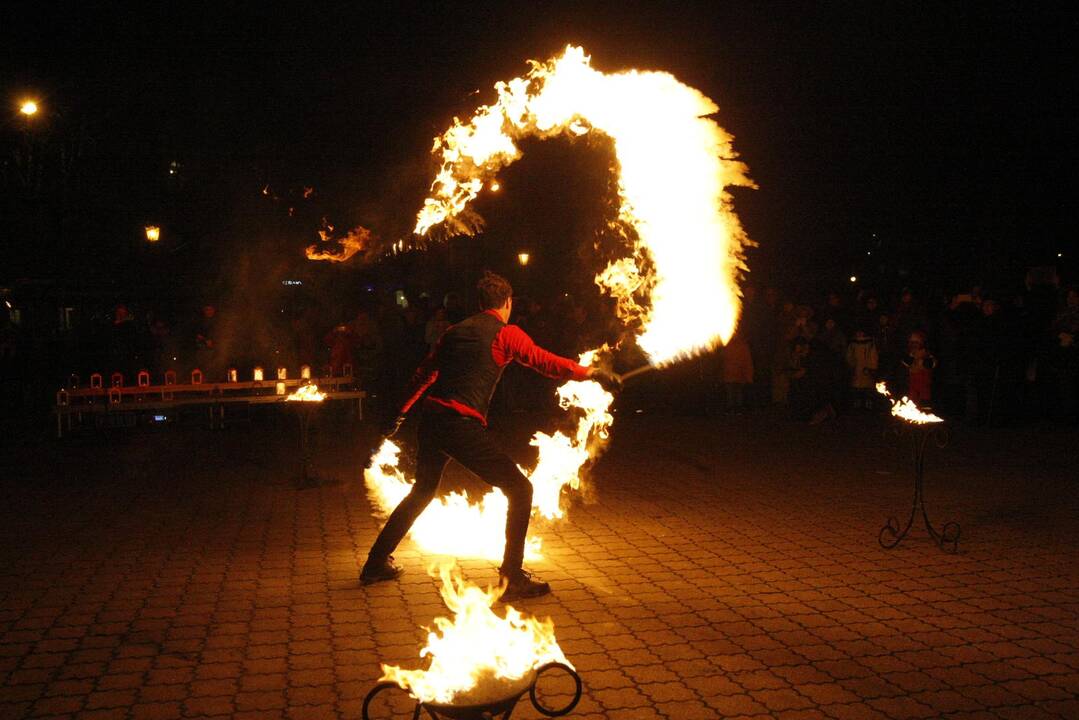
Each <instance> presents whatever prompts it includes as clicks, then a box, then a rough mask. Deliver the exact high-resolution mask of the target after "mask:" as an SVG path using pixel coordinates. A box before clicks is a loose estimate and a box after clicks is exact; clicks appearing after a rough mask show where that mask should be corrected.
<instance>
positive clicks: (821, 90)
mask: <svg viewBox="0 0 1079 720" xmlns="http://www.w3.org/2000/svg"><path fill="white" fill-rule="evenodd" d="M818 5H819V4H817V3H806V4H802V5H797V4H786V3H781V4H772V3H699V4H694V3H677V4H674V3H671V4H650V3H637V2H619V3H611V4H597V3H579V4H568V5H558V4H547V3H521V4H495V5H484V4H475V3H473V4H468V5H467V6H466V5H465V4H461V3H448V4H436V3H411V4H396V5H394V6H393V7H392V8H387V9H381V10H370V9H362V8H361V6H360V5H359V4H351V5H348V6H323V5H314V6H311V5H308V6H304V5H301V4H290V5H287V6H281V7H276V6H272V5H271V4H264V5H261V6H252V9H250V10H245V11H242V12H241V11H226V10H223V9H222V8H223V4H219V5H216V6H214V5H195V4H184V6H183V7H182V8H181V7H171V8H170V9H166V10H160V11H152V10H145V9H143V10H139V11H134V12H119V11H116V12H107V11H87V10H80V9H72V8H70V7H64V8H60V7H58V6H53V5H49V4H47V3H44V4H43V3H34V4H30V3H18V4H15V5H9V6H7V7H6V8H5V9H4V10H3V11H2V12H3V13H4V16H3V17H2V18H0V27H2V28H3V30H2V32H3V38H2V43H0V62H2V73H0V78H2V86H3V90H4V93H3V95H4V100H5V104H4V107H5V108H6V110H5V113H4V115H3V145H2V151H3V152H2V154H0V155H2V158H3V178H4V193H3V205H2V211H3V216H2V218H0V232H2V233H3V236H4V253H3V254H4V261H3V264H2V268H0V282H2V283H3V284H4V286H5V287H7V288H9V289H10V288H16V289H19V292H21V293H22V294H23V295H27V294H28V293H30V290H28V288H40V287H50V288H54V290H53V292H55V293H61V294H65V295H66V296H68V297H73V296H78V295H80V293H81V294H82V295H85V296H92V297H95V298H100V299H102V301H104V300H108V301H109V302H112V301H115V300H120V299H124V297H127V298H128V299H132V298H135V297H150V296H154V297H158V298H161V297H169V298H173V300H174V301H175V302H176V303H179V304H183V303H188V304H192V303H194V304H197V303H198V302H201V301H203V300H204V299H206V298H216V300H217V301H218V302H228V301H231V302H236V299H237V298H238V297H253V296H255V295H257V294H259V287H262V288H265V289H267V290H266V292H270V290H269V289H270V288H279V281H280V280H281V279H287V278H293V277H296V278H302V279H304V280H305V283H306V287H307V288H309V289H308V290H306V292H317V293H320V294H321V295H322V297H323V302H331V303H332V302H333V301H334V299H335V298H337V299H339V300H340V301H341V302H348V297H349V294H350V293H355V292H357V291H358V290H357V289H358V288H364V287H370V286H371V284H375V285H379V284H382V285H387V286H391V285H395V284H397V285H405V286H407V285H409V284H412V285H417V286H435V287H432V289H433V290H435V291H439V292H440V291H443V290H445V289H449V286H450V285H452V284H453V282H454V281H456V280H459V279H460V278H461V277H464V276H467V275H469V274H470V273H471V272H472V271H473V270H475V269H477V268H479V267H481V266H485V265H486V266H493V267H495V268H496V269H502V270H504V271H506V272H516V273H517V274H516V275H515V276H514V277H515V279H516V280H517V281H518V283H525V284H527V285H529V286H530V287H529V288H528V289H529V290H530V291H532V292H540V291H541V290H544V289H546V290H547V291H553V290H555V289H559V290H560V289H562V287H563V286H564V287H566V288H584V287H588V286H590V284H591V275H592V273H593V272H594V269H595V268H594V266H595V265H598V264H601V263H602V259H601V258H595V257H593V256H592V255H591V251H590V240H591V238H592V236H593V234H594V233H595V231H596V226H597V222H598V220H599V218H600V216H601V214H602V200H603V194H604V192H606V183H607V178H606V177H605V173H604V171H603V168H604V164H605V155H604V153H605V152H606V150H605V149H604V148H602V147H592V148H591V149H588V150H586V151H584V152H582V151H581V149H580V148H579V147H573V146H571V143H569V142H568V141H553V142H550V143H533V144H531V145H529V146H528V147H526V156H527V158H528V161H527V162H523V163H517V164H516V165H514V166H513V167H512V168H510V169H509V170H508V171H507V173H506V176H505V178H504V180H505V182H504V184H505V186H506V187H505V192H503V193H501V194H500V195H499V196H498V197H497V199H496V200H494V201H492V200H490V199H486V200H484V201H483V202H481V203H480V205H479V209H480V211H481V212H482V213H483V214H484V216H485V217H486V218H487V220H488V221H489V225H488V232H487V234H486V235H484V236H483V237H481V238H478V239H464V240H458V241H454V242H450V243H446V244H443V245H440V246H438V247H435V248H432V249H431V250H430V251H429V252H427V253H423V254H409V255H408V256H406V257H398V258H395V259H391V260H389V261H386V262H382V263H380V264H378V265H376V266H374V267H363V266H361V264H360V263H359V262H358V261H353V262H350V263H348V264H346V265H316V264H314V263H310V262H307V261H305V260H304V259H303V255H302V251H303V248H304V247H305V246H306V245H307V244H309V243H311V242H313V241H314V240H315V239H316V237H317V236H316V231H317V229H318V228H319V226H320V223H321V221H322V219H323V218H326V219H327V221H329V222H331V223H332V224H334V225H335V226H337V227H338V228H339V229H342V228H348V227H352V226H353V225H355V224H363V225H365V226H367V227H370V228H372V229H374V230H375V232H376V233H378V234H379V235H380V236H381V237H383V238H386V239H390V240H392V239H393V238H396V237H401V236H402V235H404V234H406V233H407V232H408V231H409V229H410V228H411V226H412V223H413V220H414V217H415V212H416V210H417V209H418V207H419V205H420V201H421V199H422V197H423V196H424V193H425V191H426V188H427V185H428V183H429V182H430V179H431V177H432V163H431V159H430V156H429V154H428V153H429V149H430V144H431V138H433V137H434V136H435V135H437V134H440V133H441V132H442V131H443V130H444V129H445V128H446V127H447V125H448V124H449V123H450V121H451V119H452V117H453V116H454V115H460V116H465V117H467V116H468V115H470V114H471V112H472V111H473V110H474V109H475V107H476V106H477V105H478V104H480V103H483V102H490V101H491V99H492V95H493V91H492V90H491V86H492V84H493V83H494V82H495V81H496V80H501V79H508V78H510V77H514V76H517V75H520V74H522V73H523V72H525V70H526V65H525V61H526V60H527V59H529V58H536V59H546V58H548V57H550V56H552V55H554V54H556V53H557V52H559V51H560V50H561V49H562V47H563V46H564V45H565V44H566V43H570V42H572V43H578V44H582V45H583V46H584V47H585V48H586V50H587V51H588V52H589V53H590V54H591V55H592V57H593V64H594V65H595V66H596V67H598V68H600V69H602V70H607V71H615V70H619V69H623V68H629V67H636V68H642V69H659V70H666V71H670V72H671V73H673V74H674V75H675V76H676V77H678V78H679V79H680V80H681V81H683V82H685V83H686V84H688V85H691V86H693V87H696V88H698V89H700V90H701V91H702V92H704V93H705V94H706V95H708V96H709V97H711V98H713V99H714V100H715V101H716V102H717V104H718V105H719V106H720V112H719V114H718V116H717V120H718V122H719V123H720V125H722V126H723V127H724V128H726V129H727V130H728V131H730V132H731V133H733V135H734V136H735V147H736V149H737V150H738V151H739V152H740V153H741V155H742V158H743V159H744V160H745V161H746V162H747V163H748V165H749V168H750V171H751V175H752V177H753V178H754V180H756V182H757V183H758V184H759V185H760V189H759V190H755V191H754V190H740V189H739V190H737V191H736V206H737V211H738V212H739V214H740V216H741V218H742V220H743V222H744V224H745V226H746V228H747V230H748V232H749V235H750V237H752V238H753V239H754V240H756V241H757V242H758V243H759V248H757V249H755V250H752V251H751V252H750V255H749V264H750V267H751V274H750V277H751V279H753V280H755V281H757V282H759V283H762V284H778V285H781V286H784V287H787V288H789V289H790V291H791V292H793V293H803V294H812V295H813V296H814V297H816V296H819V295H820V293H822V292H823V291H824V289H825V288H828V287H831V286H837V285H840V284H844V283H847V282H848V279H847V278H848V276H850V275H852V274H855V275H857V276H858V277H859V282H861V283H865V284H872V285H874V286H877V287H878V288H879V289H880V290H881V291H882V292H889V291H892V292H894V291H895V290H897V289H898V288H899V287H902V286H904V285H911V286H914V287H917V288H918V289H919V290H920V291H923V292H928V291H930V290H936V289H940V288H944V287H948V288H951V289H955V288H959V287H962V286H964V284H968V285H969V284H970V283H979V284H986V285H990V286H994V285H995V286H999V287H1001V288H1004V289H1008V290H1010V289H1011V287H1012V286H1014V285H1016V284H1018V283H1021V282H1022V277H1023V273H1024V272H1025V270H1026V268H1028V267H1030V266H1035V265H1045V264H1056V265H1059V266H1060V270H1061V272H1062V274H1063V275H1064V277H1065V278H1066V279H1067V278H1071V277H1073V274H1072V269H1073V265H1071V264H1070V263H1072V262H1073V261H1074V254H1073V253H1074V250H1073V248H1074V242H1073V237H1074V235H1073V233H1074V230H1073V228H1074V227H1075V220H1076V200H1075V192H1074V190H1075V185H1076V183H1075V174H1076V170H1075V167H1076V163H1075V160H1076V154H1077V152H1076V151H1077V147H1076V146H1077V143H1076V137H1075V132H1074V127H1073V122H1072V119H1073V118H1074V117H1075V110H1076V103H1075V92H1074V91H1075V82H1074V79H1073V73H1072V72H1071V71H1070V60H1071V59H1072V58H1071V55H1072V54H1073V51H1072V50H1071V49H1070V46H1071V45H1073V44H1074V43H1073V40H1074V36H1075V33H1076V28H1077V16H1076V13H1075V12H1074V11H1072V10H1065V9H1052V8H1050V7H1049V6H1044V5H1039V6H1030V5H1029V4H1020V3H1014V4H995V3H994V4H990V5H992V9H986V8H985V7H983V6H982V4H976V3H967V4H945V5H943V6H942V7H936V8H934V9H926V8H924V7H920V6H917V5H911V4H888V3H866V4H839V5H837V6H832V7H830V8H828V9H822V8H820V7H818ZM24 96H33V97H36V98H37V99H38V102H39V104H40V105H41V106H42V111H41V112H40V113H39V115H38V116H36V117H35V118H33V119H32V121H30V122H29V123H28V122H26V120H25V118H23V117H22V116H21V115H20V114H19V113H18V111H17V110H18V100H19V99H20V98H22V97H24ZM305 188H312V189H313V192H312V193H311V194H310V197H308V198H306V199H305V198H304V197H303V195H304V189H305ZM264 191H265V192H264ZM290 209H291V210H290ZM149 222H153V223H155V224H159V225H160V226H161V227H162V233H163V239H162V241H161V242H160V243H157V244H156V245H150V244H148V243H146V242H145V239H144V237H143V227H144V225H145V224H147V223H149ZM519 249H529V250H530V251H531V252H532V255H533V258H534V263H533V265H532V266H531V267H530V268H529V269H528V273H531V275H530V276H527V275H525V274H523V273H522V272H521V271H520V270H519V269H517V268H515V267H514V264H513V257H514V256H515V254H516V252H517V251H518V250H519ZM870 253H871V254H870ZM1058 254H1059V257H1058ZM567 258H570V259H572V260H573V262H567ZM448 270H449V271H451V272H447V271H448ZM536 286H542V287H536ZM55 288H60V289H59V290H57V289H55ZM273 292H274V293H278V290H274V291H273ZM277 300H278V298H277V297H276V295H275V296H274V297H272V298H270V299H268V300H267V301H266V302H267V306H268V307H269V306H272V305H273V304H274V303H275V302H277ZM64 302H70V301H69V300H64Z"/></svg>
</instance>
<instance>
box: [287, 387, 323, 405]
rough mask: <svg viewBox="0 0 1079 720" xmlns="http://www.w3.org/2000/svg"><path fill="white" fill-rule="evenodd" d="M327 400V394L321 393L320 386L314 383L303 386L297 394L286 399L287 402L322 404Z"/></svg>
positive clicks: (298, 389) (297, 390)
mask: <svg viewBox="0 0 1079 720" xmlns="http://www.w3.org/2000/svg"><path fill="white" fill-rule="evenodd" d="M325 399H326V393H324V392H319V389H318V385H315V384H314V383H311V384H308V385H301V386H300V387H298V388H297V389H296V392H294V393H292V394H291V395H289V396H288V397H287V398H285V401H286V402H322V401H323V400H325Z"/></svg>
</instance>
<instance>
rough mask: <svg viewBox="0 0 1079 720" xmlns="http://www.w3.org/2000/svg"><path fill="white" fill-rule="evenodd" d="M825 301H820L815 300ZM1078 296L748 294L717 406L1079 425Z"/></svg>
mask: <svg viewBox="0 0 1079 720" xmlns="http://www.w3.org/2000/svg"><path fill="white" fill-rule="evenodd" d="M815 300H816V301H815ZM1077 333H1079V289H1077V288H1076V287H1074V286H1073V287H1067V288H1064V289H1063V290H1061V289H1058V288H1057V287H1056V286H1054V285H1052V284H1044V283H1042V284H1038V283H1032V282H1029V281H1028V283H1027V284H1026V286H1025V287H1023V288H1022V289H1021V290H1019V291H1017V292H1014V293H1011V294H995V293H988V292H984V291H983V290H982V288H980V287H977V286H975V287H972V288H969V289H964V290H963V291H959V292H953V293H950V294H947V295H939V296H933V297H929V298H919V297H918V296H917V295H916V294H915V293H914V292H913V291H912V290H910V289H909V288H904V289H902V290H901V291H900V292H899V293H897V294H896V296H895V297H894V298H889V297H881V296H878V295H877V294H876V293H873V292H871V291H867V290H859V291H854V292H850V293H840V292H834V291H833V292H828V293H827V294H825V295H824V296H823V297H821V298H819V300H818V299H816V298H809V299H808V300H806V299H796V298H792V297H789V296H786V295H784V294H783V293H781V292H780V291H778V290H777V289H775V288H767V289H765V290H764V291H763V292H759V291H758V289H757V288H755V287H753V286H748V287H747V288H746V289H745V299H744V307H743V313H742V320H741V323H740V324H739V328H738V331H737V333H736V335H735V337H734V338H733V339H732V341H731V342H730V343H728V345H727V346H726V347H725V348H723V349H722V350H721V351H720V352H719V353H718V360H719V363H718V369H717V370H716V373H715V375H716V383H714V385H713V391H712V392H713V393H715V394H717V395H721V398H720V399H719V402H717V403H713V406H715V407H719V408H722V409H725V410H726V411H728V412H741V411H744V410H746V409H749V408H762V407H766V406H769V405H779V406H785V407H787V408H789V412H790V415H791V416H792V417H793V418H794V419H796V420H799V421H805V422H809V423H813V424H818V423H822V422H826V421H828V420H830V419H833V418H835V417H837V416H839V415H841V414H844V413H857V412H864V411H866V410H872V409H874V408H875V407H877V406H878V405H879V404H880V403H882V402H884V401H883V399H882V396H881V395H879V393H877V392H876V389H875V385H876V383H877V382H880V381H883V382H884V383H886V385H887V387H888V389H889V391H890V392H891V393H892V394H893V395H895V396H896V397H900V396H907V397H909V398H910V399H911V400H913V401H914V402H916V403H917V404H918V405H919V406H922V407H924V408H929V409H932V410H933V411H934V412H935V413H937V414H939V415H942V416H944V417H947V418H949V419H952V420H959V421H963V422H965V423H969V424H971V425H990V426H1006V425H1014V424H1017V423H1022V422H1030V421H1036V420H1042V419H1046V420H1052V421H1056V422H1063V423H1068V424H1075V423H1076V422H1077V420H1079V407H1077V396H1076V383H1077V379H1079V346H1077V344H1076V340H1077Z"/></svg>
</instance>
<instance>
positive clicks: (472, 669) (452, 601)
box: [381, 563, 572, 705]
mask: <svg viewBox="0 0 1079 720" xmlns="http://www.w3.org/2000/svg"><path fill="white" fill-rule="evenodd" d="M438 575H439V577H440V578H441V580H442V587H441V593H442V599H443V600H444V601H445V602H446V607H448V608H449V609H450V611H451V612H452V613H453V618H452V619H450V618H445V617H438V618H435V620H434V624H435V628H436V629H434V630H432V631H431V632H429V633H428V635H427V645H426V647H424V648H423V649H422V650H421V651H420V657H427V658H429V661H430V662H429V666H428V668H427V669H426V670H404V669H402V668H400V667H398V666H396V665H386V664H383V665H382V673H383V674H382V678H381V680H389V681H391V682H395V683H397V684H398V685H400V686H401V687H402V688H404V689H406V690H408V691H409V693H410V694H411V695H412V696H413V697H415V698H416V699H418V700H420V701H422V702H433V703H455V704H459V705H473V704H481V703H488V702H493V701H495V700H499V699H502V698H504V697H506V696H507V695H508V694H510V693H511V692H514V691H519V690H521V689H523V688H525V687H527V685H528V684H529V683H530V682H531V673H532V671H534V670H535V669H536V668H538V667H539V666H541V665H544V664H545V663H548V662H561V663H565V664H566V665H569V661H567V660H566V656H565V655H564V654H563V653H562V648H560V647H559V646H558V641H557V640H555V636H554V623H552V622H551V621H550V620H549V619H548V620H539V619H537V618H534V617H528V616H525V615H523V614H522V613H521V612H519V611H518V610H516V609H515V608H513V607H510V606H508V605H507V606H506V607H505V611H506V616H505V617H499V616H498V615H496V614H495V613H494V611H493V610H492V609H491V608H492V606H493V605H494V604H495V602H497V600H498V597H499V595H500V594H501V590H500V589H499V588H488V589H487V590H482V589H480V588H479V587H477V586H475V585H472V584H470V583H468V582H466V581H465V580H464V579H463V578H461V576H460V575H459V574H458V573H457V572H456V567H455V566H454V565H453V563H447V564H443V565H441V566H440V567H439V568H438ZM571 667H572V666H571Z"/></svg>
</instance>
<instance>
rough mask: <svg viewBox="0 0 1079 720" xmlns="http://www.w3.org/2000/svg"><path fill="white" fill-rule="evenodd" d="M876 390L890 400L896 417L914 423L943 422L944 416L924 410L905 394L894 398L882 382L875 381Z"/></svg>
mask: <svg viewBox="0 0 1079 720" xmlns="http://www.w3.org/2000/svg"><path fill="white" fill-rule="evenodd" d="M877 392H879V393H880V394H881V395H883V396H884V397H886V398H888V399H889V400H891V401H892V415H894V416H895V417H897V418H900V419H902V420H906V421H907V422H909V423H914V424H915V425H925V424H927V423H939V422H944V418H942V417H938V416H936V415H934V414H933V413H927V412H925V411H924V410H922V409H920V408H919V407H918V406H917V405H915V404H914V401H913V400H911V399H910V398H908V397H907V396H905V395H904V396H903V397H902V398H900V399H899V400H896V399H895V398H893V397H892V394H891V393H890V392H888V386H887V385H885V384H884V383H883V382H879V383H877Z"/></svg>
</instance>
